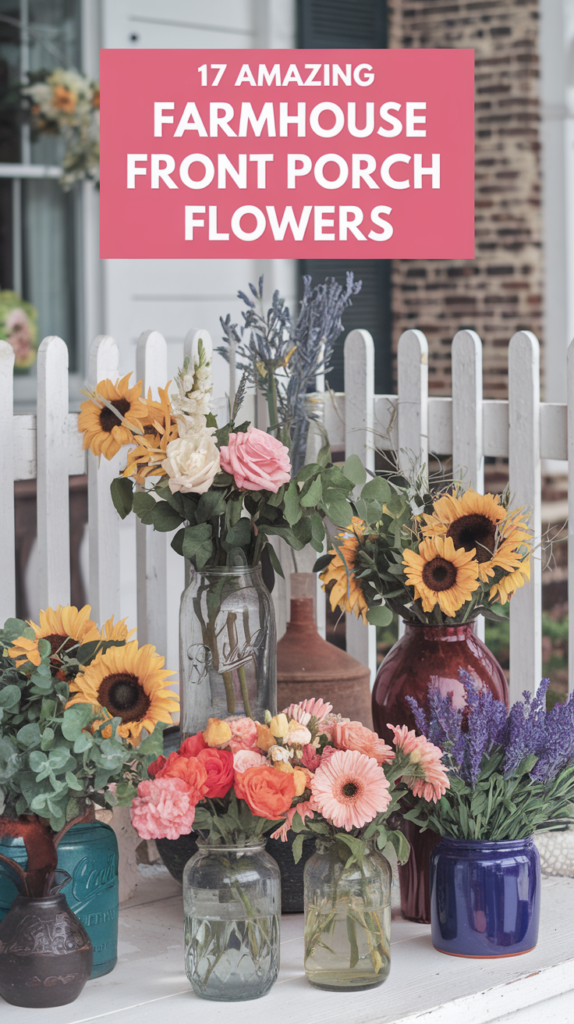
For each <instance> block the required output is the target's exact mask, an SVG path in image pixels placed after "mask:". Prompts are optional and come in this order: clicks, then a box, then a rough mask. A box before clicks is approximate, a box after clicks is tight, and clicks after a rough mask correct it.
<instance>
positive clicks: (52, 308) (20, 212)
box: [0, 0, 82, 403]
mask: <svg viewBox="0 0 574 1024" xmlns="http://www.w3.org/2000/svg"><path fill="white" fill-rule="evenodd" d="M56 67H66V68H78V69H79V68H80V67H81V51H80V0H0V288H1V289H11V290H13V291H16V292H18V294H20V295H21V296H22V298H23V299H26V300H27V301H28V302H31V303H32V304H33V305H34V306H35V307H36V309H37V311H38V340H39V341H41V339H42V338H43V337H45V336H46V335H48V334H59V335H60V336H61V337H62V338H64V340H65V341H66V343H67V345H68V348H69V351H70V370H71V371H74V370H81V369H82V367H81V366H80V365H78V363H79V358H78V357H79V344H78V324H79V323H80V309H79V302H80V298H81V288H80V287H79V285H80V280H81V277H80V270H79V259H78V253H79V250H80V246H79V242H78V239H79V231H80V225H81V190H80V189H78V188H77V187H76V188H74V189H72V190H71V191H70V192H63V191H62V189H61V187H60V185H59V183H58V180H57V179H58V178H59V176H60V168H59V162H60V159H61V155H62V140H61V139H60V138H58V137H56V136H54V137H48V136H42V137H40V138H39V139H37V140H32V138H31V135H30V129H29V127H28V125H27V124H25V123H24V121H23V118H22V113H21V105H20V101H19V96H18V89H19V86H20V84H21V83H22V82H26V81H27V76H28V74H29V73H34V72H37V71H40V70H52V69H53V68H56ZM33 375H34V371H33V368H32V370H31V371H29V375H28V376H33ZM33 393H34V388H33V382H32V381H28V380H26V379H24V378H22V379H20V380H19V381H18V393H17V398H20V400H21V401H24V402H25V403H26V402H30V401H31V400H32V399H33Z"/></svg>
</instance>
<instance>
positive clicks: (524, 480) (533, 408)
mask: <svg viewBox="0 0 574 1024" xmlns="http://www.w3.org/2000/svg"><path fill="white" fill-rule="evenodd" d="M508 479H509V485H510V493H511V496H512V502H513V505H514V507H516V508H520V507H522V506H524V507H526V508H529V509H531V513H530V520H529V526H530V529H531V530H532V532H533V536H534V538H535V540H536V542H539V539H540V531H541V521H540V492H541V483H542V480H541V473H540V346H539V344H538V339H537V338H536V336H535V335H534V334H532V332H531V331H518V332H517V333H516V334H515V335H514V336H513V337H512V339H511V342H510V347H509V350H508ZM541 590H542V559H541V551H540V550H537V551H535V552H534V554H533V556H532V558H531V559H530V586H524V587H522V588H521V589H520V590H518V591H517V593H516V594H514V596H513V598H512V601H511V602H510V663H511V665H512V669H511V676H510V700H511V702H512V701H514V700H519V699H520V696H521V694H522V691H523V690H524V689H525V687H524V685H523V680H530V679H532V678H533V680H534V681H538V680H540V678H541V676H542V601H541ZM527 686H528V688H529V689H531V688H532V684H530V685H528V683H527Z"/></svg>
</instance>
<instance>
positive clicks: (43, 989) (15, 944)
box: [0, 893, 93, 1007]
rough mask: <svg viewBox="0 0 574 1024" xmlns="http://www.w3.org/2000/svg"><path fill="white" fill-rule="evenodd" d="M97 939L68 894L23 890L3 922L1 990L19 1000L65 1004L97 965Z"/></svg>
mask: <svg viewBox="0 0 574 1024" xmlns="http://www.w3.org/2000/svg"><path fill="white" fill-rule="evenodd" d="M92 957H93V953H92V943H91V942H90V940H89V938H88V934H87V932H86V930H85V928H84V926H83V925H82V924H81V922H80V921H79V920H78V918H77V917H76V915H75V914H73V913H72V911H71V910H70V908H69V906H68V904H67V902H66V897H65V896H64V895H63V894H62V893H59V894H58V895H56V896H43V897H39V898H30V897H26V896H17V897H16V899H15V900H14V904H13V906H12V908H11V910H9V911H8V913H7V914H6V917H5V918H4V920H3V921H2V922H0V995H1V996H2V998H3V999H5V1000H6V1002H7V1003H12V1004H13V1005H14V1006H30V1007H48V1006H64V1005H65V1004H66V1003H72V1002H73V1001H74V999H77V998H78V996H79V994H80V992H81V991H82V989H83V987H84V985H85V984H86V981H87V980H88V978H89V977H90V971H91V970H92Z"/></svg>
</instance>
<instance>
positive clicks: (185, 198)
mask: <svg viewBox="0 0 574 1024" xmlns="http://www.w3.org/2000/svg"><path fill="white" fill-rule="evenodd" d="M101 255H102V257H104V258H117V259H123V258H125V259H138V258H141V259H146V258H160V259H214V258H227V259H236V258H250V257H256V258H287V259H297V258H300V257H306V258H313V257H324V258H325V257H326V258H328V259H342V258H345V257H347V258H349V259H358V258H366V259H396V258H399V259H400V258H407V259H408V258H410V259H415V258H416V259H471V258H472V257H473V256H474V53H473V51H472V50H103V51H102V53H101Z"/></svg>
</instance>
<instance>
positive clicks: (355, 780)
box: [311, 750, 391, 832]
mask: <svg viewBox="0 0 574 1024" xmlns="http://www.w3.org/2000/svg"><path fill="white" fill-rule="evenodd" d="M388 789H389V783H388V781H387V779H386V777H385V773H384V771H383V769H382V768H380V767H379V765H378V764H377V762H376V761H375V760H374V759H373V758H372V757H367V755H366V754H361V753H360V752H359V751H358V750H337V752H336V753H335V754H333V755H332V756H331V757H330V758H329V760H328V761H327V763H326V764H325V763H322V764H321V765H320V767H319V768H318V769H317V771H316V772H315V775H314V776H313V780H312V783H311V793H312V806H313V807H314V808H315V809H316V810H317V811H319V813H320V814H322V815H323V817H324V818H326V819H327V820H328V821H332V823H333V825H334V826H335V828H344V829H345V831H346V832H350V831H351V829H352V828H362V827H363V825H366V824H367V822H369V821H372V820H373V818H374V817H376V815H377V814H380V813H381V812H382V811H386V809H387V807H388V806H389V804H390V802H391V795H390V793H389V792H388Z"/></svg>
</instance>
